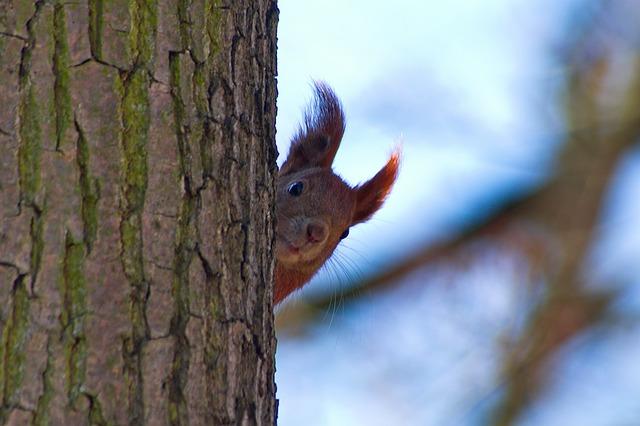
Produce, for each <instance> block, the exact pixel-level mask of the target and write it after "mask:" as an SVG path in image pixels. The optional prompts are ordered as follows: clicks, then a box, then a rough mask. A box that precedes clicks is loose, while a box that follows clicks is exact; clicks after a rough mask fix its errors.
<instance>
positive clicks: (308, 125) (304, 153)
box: [280, 82, 345, 175]
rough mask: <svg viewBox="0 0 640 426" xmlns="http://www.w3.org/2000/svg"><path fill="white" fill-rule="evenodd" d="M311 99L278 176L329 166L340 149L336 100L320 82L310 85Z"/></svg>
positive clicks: (341, 118) (339, 106) (342, 126)
mask: <svg viewBox="0 0 640 426" xmlns="http://www.w3.org/2000/svg"><path fill="white" fill-rule="evenodd" d="M314 89H315V96H314V100H313V102H312V103H311V105H310V106H309V107H308V108H307V110H306V112H305V115H304V122H303V124H302V125H301V126H300V128H299V129H298V132H297V133H296V135H295V136H294V137H293V140H292V141H291V148H289V155H287V159H286V161H285V162H284V163H283V164H282V167H281V168H280V175H286V174H289V173H295V172H298V171H300V170H302V169H308V168H312V167H331V164H332V163H333V159H334V158H335V156H336V153H337V152H338V148H339V147H340V141H341V140H342V135H343V134H344V129H345V118H344V112H343V110H342V104H341V103H340V100H339V99H338V97H337V96H336V94H335V93H334V92H333V90H332V89H331V88H330V87H329V86H328V85H327V84H326V83H324V82H314Z"/></svg>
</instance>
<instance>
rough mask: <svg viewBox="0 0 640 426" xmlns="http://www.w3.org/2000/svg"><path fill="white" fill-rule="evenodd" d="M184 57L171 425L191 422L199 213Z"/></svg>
mask: <svg viewBox="0 0 640 426" xmlns="http://www.w3.org/2000/svg"><path fill="white" fill-rule="evenodd" d="M181 58H182V55H180V54H177V53H172V54H171V55H170V56H169V69H170V82H169V84H170V86H171V98H172V105H173V118H174V131H175V133H176V139H177V141H178V164H179V172H180V178H181V180H182V184H183V187H184V188H185V192H184V195H183V196H182V201H181V204H180V214H179V217H178V224H177V229H176V242H175V246H174V264H173V273H174V275H173V285H172V296H173V300H174V307H173V309H174V310H173V316H172V318H171V324H170V333H171V335H172V336H174V337H175V347H174V354H173V362H172V365H171V372H170V375H169V381H168V387H169V392H168V399H169V400H168V403H167V406H168V418H169V424H171V425H186V424H189V417H188V410H187V404H186V400H185V397H184V386H185V385H186V382H187V376H188V371H189V363H190V357H191V353H190V348H189V341H188V340H187V335H186V329H187V322H188V320H189V304H190V301H189V267H190V265H191V262H192V260H193V255H194V249H195V238H194V227H193V221H194V216H195V214H196V196H195V194H194V192H193V188H192V176H191V150H190V148H189V141H188V138H187V134H186V133H185V129H186V128H187V119H186V113H185V104H184V101H183V99H182V95H181V85H180V83H181V73H180V69H181Z"/></svg>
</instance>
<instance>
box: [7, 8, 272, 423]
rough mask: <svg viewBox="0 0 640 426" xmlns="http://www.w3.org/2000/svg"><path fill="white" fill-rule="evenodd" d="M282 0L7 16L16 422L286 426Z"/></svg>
mask: <svg viewBox="0 0 640 426" xmlns="http://www.w3.org/2000/svg"><path fill="white" fill-rule="evenodd" d="M277 18H278V10H277V7H276V4H275V0H253V1H250V0H242V1H234V2H232V1H212V0H168V1H159V0H114V1H105V0H86V1H84V0H81V1H80V2H62V1H61V0H60V1H53V0H38V1H35V2H30V1H25V0H13V1H11V0H3V1H2V2H0V99H1V103H0V144H1V145H0V146H2V148H3V149H2V155H1V156H0V200H1V202H0V223H1V228H0V302H1V303H0V326H1V328H2V335H1V338H0V402H1V406H0V422H1V423H2V424H38V425H45V424H52V425H83V424H99V425H103V424H117V425H123V424H132V425H142V424H149V425H164V424H171V425H187V424H189V425H227V424H273V423H275V416H276V413H275V411H276V400H275V384H274V352H275V338H274V332H273V311H272V302H271V300H272V274H273V266H274V261H273V256H272V246H273V238H274V228H273V220H274V219H273V218H274V210H273V208H274V202H273V200H274V179H275V174H276V166H275V156H276V150H275V112H276V107H275V97H276V89H275V72H276V69H275V53H276V52H275V51H276V47H275V41H276V25H277Z"/></svg>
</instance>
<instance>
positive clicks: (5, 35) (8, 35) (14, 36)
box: [0, 31, 28, 42]
mask: <svg viewBox="0 0 640 426" xmlns="http://www.w3.org/2000/svg"><path fill="white" fill-rule="evenodd" d="M0 36H3V37H11V38H17V39H18V40H22V41H24V42H26V41H28V39H27V38H26V37H23V36H21V35H20V34H13V33H9V32H6V31H0Z"/></svg>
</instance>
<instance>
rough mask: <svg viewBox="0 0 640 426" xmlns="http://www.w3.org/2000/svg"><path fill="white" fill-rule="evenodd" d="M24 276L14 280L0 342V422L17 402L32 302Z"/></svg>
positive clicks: (22, 374) (22, 373)
mask: <svg viewBox="0 0 640 426" xmlns="http://www.w3.org/2000/svg"><path fill="white" fill-rule="evenodd" d="M26 277H27V276H26V275H20V276H19V277H18V279H17V280H16V281H15V282H14V284H13V291H12V298H11V313H10V314H9V317H8V318H7V321H6V323H5V325H4V328H3V330H2V345H0V363H1V366H2V368H0V386H1V389H0V390H1V391H2V411H1V412H0V420H2V421H3V422H4V418H5V416H6V412H5V410H6V409H7V408H8V407H10V406H12V405H15V404H16V402H17V395H18V391H19V390H20V386H21V385H22V379H23V376H24V361H25V351H24V349H25V345H26V343H27V340H28V331H29V311H30V305H31V302H30V300H29V290H28V289H27V280H26Z"/></svg>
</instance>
